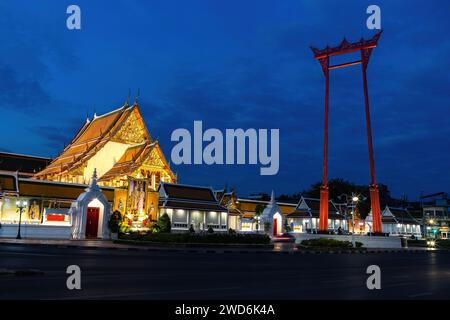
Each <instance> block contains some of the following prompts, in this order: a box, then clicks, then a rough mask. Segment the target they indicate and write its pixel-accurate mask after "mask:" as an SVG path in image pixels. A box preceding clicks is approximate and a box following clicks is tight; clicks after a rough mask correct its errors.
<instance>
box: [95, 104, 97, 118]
mask: <svg viewBox="0 0 450 320" xmlns="http://www.w3.org/2000/svg"><path fill="white" fill-rule="evenodd" d="M95 118H97V112H95V106H94V119H95Z"/></svg>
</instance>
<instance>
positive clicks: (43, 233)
mask: <svg viewBox="0 0 450 320" xmlns="http://www.w3.org/2000/svg"><path fill="white" fill-rule="evenodd" d="M18 228H19V226H18V225H16V224H12V225H5V224H3V225H2V228H1V229H0V238H15V237H16V236H17V230H18ZM70 231H71V226H49V225H22V226H21V228H20V234H21V236H22V238H35V239H66V240H69V239H70Z"/></svg>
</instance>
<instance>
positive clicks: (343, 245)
mask: <svg viewBox="0 0 450 320" xmlns="http://www.w3.org/2000/svg"><path fill="white" fill-rule="evenodd" d="M300 245H301V246H304V247H307V248H338V249H351V248H353V245H352V243H351V242H350V241H341V240H336V239H331V238H318V239H309V240H303V241H302V242H301V243H300ZM355 245H356V247H357V248H361V247H362V246H363V244H362V243H361V242H359V241H356V242H355Z"/></svg>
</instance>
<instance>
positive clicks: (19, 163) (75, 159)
mask: <svg viewBox="0 0 450 320" xmlns="http://www.w3.org/2000/svg"><path fill="white" fill-rule="evenodd" d="M0 156H1V161H0V170H2V171H1V172H0V173H1V174H0V223H3V225H8V224H16V223H17V220H18V216H19V215H18V214H17V212H18V211H17V208H16V206H15V203H16V200H17V199H22V200H24V201H26V203H27V204H28V207H27V208H25V209H24V213H23V215H22V223H24V224H30V225H39V224H43V223H47V222H51V223H52V224H57V223H60V224H63V223H64V224H68V223H69V224H70V223H71V221H70V215H69V213H68V210H69V208H70V206H71V204H72V203H73V201H75V200H76V199H77V197H78V196H79V195H80V193H82V192H83V190H84V189H85V188H86V186H88V185H90V184H91V182H92V181H91V180H92V174H93V172H94V171H96V173H97V183H98V185H99V187H100V188H101V189H102V191H103V192H104V193H105V194H106V197H107V199H108V202H109V203H110V208H111V211H114V210H118V211H120V212H121V213H122V214H123V215H124V216H125V217H127V218H128V219H125V220H126V221H130V223H131V225H130V227H132V228H135V229H139V228H145V227H146V226H147V225H148V224H149V223H150V221H154V220H156V219H157V218H158V201H159V199H158V191H157V190H158V186H159V184H160V183H162V182H167V183H176V182H177V181H176V180H177V179H176V176H175V175H174V173H173V172H172V170H171V169H170V167H169V164H168V162H167V160H166V158H165V157H164V155H163V152H162V150H161V147H160V145H159V143H158V141H157V140H154V139H152V137H151V135H150V133H149V131H148V130H147V127H146V125H145V123H144V120H143V118H142V115H141V113H140V110H139V106H138V104H137V103H135V104H133V105H132V106H130V105H128V104H127V103H126V104H125V105H124V106H122V107H121V108H118V109H116V110H113V111H111V112H108V113H106V114H103V115H99V116H97V115H94V117H93V118H92V119H89V118H88V119H87V120H86V122H85V123H84V124H83V125H82V126H81V128H80V129H79V130H78V132H77V133H76V134H75V136H74V138H73V139H72V140H71V141H70V143H69V144H68V145H67V146H66V147H65V148H64V150H62V152H61V153H60V154H59V155H58V156H57V157H56V158H54V159H48V158H37V157H31V156H24V155H15V154H6V153H5V154H1V155H0ZM55 219H56V220H57V221H53V220H55Z"/></svg>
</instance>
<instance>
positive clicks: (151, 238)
mask: <svg viewBox="0 0 450 320" xmlns="http://www.w3.org/2000/svg"><path fill="white" fill-rule="evenodd" d="M121 239H124V240H134V241H146V242H160V243H186V244H189V243H201V244H209V243H212V244H214V243H218V244H269V243H270V237H268V236H267V235H261V234H239V233H236V234H228V233H205V234H199V233H147V234H139V233H137V232H133V233H131V234H128V235H123V236H122V237H121Z"/></svg>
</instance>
